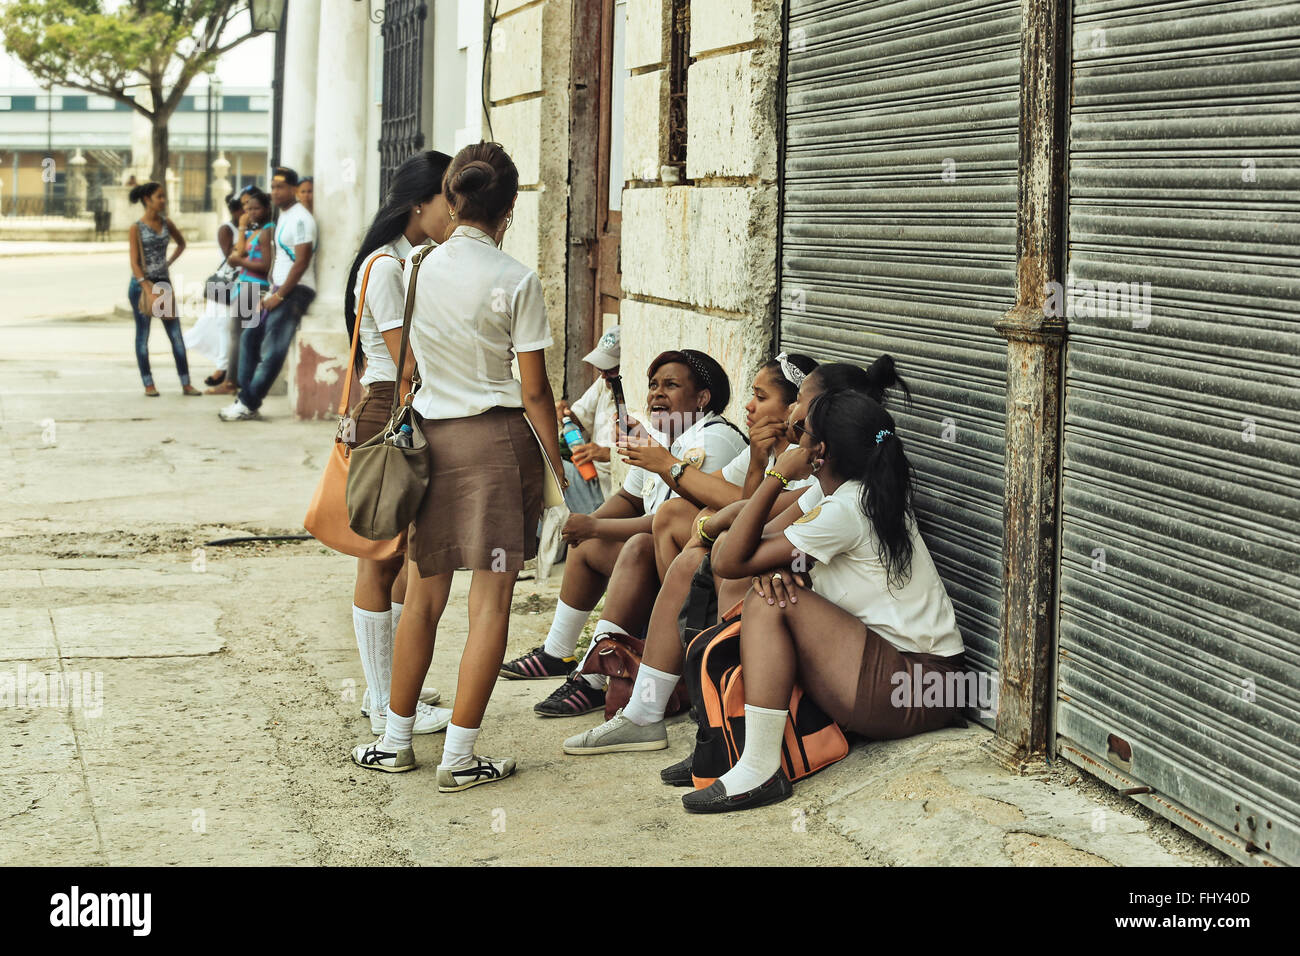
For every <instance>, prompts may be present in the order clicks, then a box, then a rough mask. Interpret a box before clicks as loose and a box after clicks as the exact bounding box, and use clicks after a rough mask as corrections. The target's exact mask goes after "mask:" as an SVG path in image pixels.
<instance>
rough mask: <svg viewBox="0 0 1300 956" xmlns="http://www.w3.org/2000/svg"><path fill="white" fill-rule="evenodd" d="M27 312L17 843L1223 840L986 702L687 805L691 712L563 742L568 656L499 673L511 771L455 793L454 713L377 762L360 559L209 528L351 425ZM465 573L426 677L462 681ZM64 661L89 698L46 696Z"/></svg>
mask: <svg viewBox="0 0 1300 956" xmlns="http://www.w3.org/2000/svg"><path fill="white" fill-rule="evenodd" d="M6 334H7V336H11V337H13V339H14V340H15V341H16V343H17V346H18V347H15V348H13V349H12V350H6V354H9V355H19V356H27V357H25V358H20V359H0V383H3V384H2V385H0V428H2V429H3V437H4V443H3V446H2V447H3V449H4V450H3V452H0V454H3V456H4V460H3V462H0V493H3V495H4V500H5V502H6V505H7V507H6V511H5V517H4V519H3V523H2V524H0V594H3V599H0V628H2V629H3V632H4V633H6V634H9V635H11V636H12V639H11V640H10V641H7V642H5V644H4V647H3V649H2V650H0V692H3V688H4V686H5V684H4V680H5V675H6V674H8V675H10V680H16V679H17V677H18V675H19V673H20V671H21V673H22V676H23V679H24V696H25V697H26V699H25V700H24V701H23V702H22V704H20V703H19V702H18V700H17V699H15V700H14V701H13V702H12V703H10V702H8V701H6V700H5V699H4V698H3V697H2V696H0V733H2V734H3V739H4V740H5V742H6V746H5V747H4V748H3V757H2V758H0V820H4V821H5V825H4V826H3V827H0V863H19V862H23V863H33V862H36V863H42V864H47V863H48V864H71V865H84V864H94V863H109V864H153V863H180V864H201V863H220V864H251V863H260V864H322V863H323V864H345V865H346V864H365V863H384V862H392V863H417V864H448V863H485V864H490V863H529V864H546V863H568V864H572V863H587V864H593V865H606V864H608V865H616V864H618V865H625V864H627V863H628V862H635V863H637V864H641V865H654V864H674V863H700V864H708V865H718V864H730V863H755V864H795V865H822V866H825V865H856V864H888V865H896V864H945V865H987V864H998V863H1011V864H1018V865H1047V864H1069V865H1074V864H1082V865H1110V864H1113V865H1146V864H1156V865H1224V864H1225V863H1226V862H1227V861H1226V859H1225V858H1224V857H1222V856H1220V855H1219V854H1217V853H1216V852H1214V851H1212V850H1209V849H1208V848H1205V847H1203V846H1202V845H1201V844H1199V843H1198V842H1196V841H1195V840H1194V839H1193V838H1191V837H1190V836H1187V835H1185V834H1183V833H1182V832H1181V831H1178V830H1175V829H1173V828H1172V827H1171V825H1170V824H1168V823H1166V822H1164V821H1161V820H1159V819H1156V818H1154V817H1152V816H1151V815H1150V814H1149V813H1146V812H1145V811H1143V810H1141V808H1136V807H1134V805H1133V804H1131V803H1129V802H1127V801H1125V800H1124V799H1123V798H1120V797H1118V796H1116V795H1114V793H1113V792H1112V791H1109V790H1106V789H1105V788H1103V787H1101V786H1100V785H1098V784H1096V783H1095V782H1093V781H1092V780H1091V778H1088V777H1086V776H1085V775H1082V774H1080V773H1079V772H1078V771H1077V770H1073V769H1071V768H1068V767H1065V768H1061V769H1060V770H1058V771H1057V772H1056V773H1055V774H1054V775H1053V776H1052V777H1050V778H1049V779H1047V780H1045V781H1035V780H1028V779H1022V778H1017V777H1013V776H1011V775H1009V774H1007V773H1005V772H1003V771H1001V770H1000V769H998V768H997V767H996V766H995V765H994V764H993V763H991V762H990V761H989V760H988V759H987V758H985V756H984V755H983V753H982V751H981V750H980V744H981V742H982V741H983V740H985V739H986V738H987V737H988V732H987V731H986V730H984V729H982V728H979V727H974V726H972V727H971V728H968V729H965V730H948V731H943V732H940V733H936V734H930V735H925V736H922V737H917V738H913V739H910V740H904V741H896V742H892V743H884V744H870V745H859V746H858V747H856V748H855V749H854V751H853V752H852V753H851V754H850V756H849V758H848V759H846V760H844V761H842V762H841V763H839V764H837V765H836V766H834V767H832V768H829V769H828V770H826V771H824V772H823V773H820V774H818V775H817V776H815V777H813V778H811V779H810V780H807V781H804V782H802V783H800V784H798V785H796V787H795V793H794V797H793V798H792V799H791V800H789V801H787V802H786V803H783V804H779V805H776V806H773V807H768V808H764V809H762V810H758V811H753V812H749V813H742V814H732V815H724V816H722V817H716V818H714V817H706V818H699V817H694V816H689V815H687V814H686V813H685V812H684V811H683V810H682V808H681V804H680V797H681V793H682V791H680V790H675V789H671V788H668V787H664V786H663V785H662V784H660V783H659V780H658V771H659V769H660V768H662V767H664V766H667V765H668V764H670V763H672V762H674V761H676V760H677V759H679V758H681V757H683V756H685V755H686V753H688V752H689V749H690V747H691V739H692V736H693V727H692V726H691V725H690V723H689V721H687V720H685V719H681V718H679V719H677V720H676V721H675V722H673V723H672V724H671V725H670V728H669V740H670V748H669V749H668V750H666V751H663V752H662V753H652V754H619V755H612V756H604V757H593V758H577V757H567V756H565V755H564V754H562V753H561V750H560V744H561V741H562V740H563V738H564V737H566V736H568V735H569V734H572V733H575V732H577V731H578V730H581V729H585V728H586V727H589V726H592V725H594V724H595V723H597V722H598V720H597V719H596V718H595V715H592V716H588V717H583V718H576V719H572V720H564V719H561V720H541V719H538V718H536V717H535V716H534V715H533V713H532V704H533V703H534V702H535V701H536V700H538V699H539V698H540V697H542V696H544V695H545V694H546V693H549V692H550V690H551V689H552V688H553V686H554V683H553V682H550V681H519V682H501V683H500V684H498V687H497V690H496V693H495V695H494V697H493V701H492V705H491V707H490V709H489V712H488V717H487V721H486V723H485V730H484V733H483V738H482V747H483V749H484V750H485V751H486V752H488V753H501V754H512V755H514V756H516V757H517V758H518V761H519V768H520V769H519V772H518V774H517V775H516V776H515V777H514V778H513V779H511V780H509V781H507V782H504V783H502V784H498V785H493V786H489V787H481V788H477V789H474V790H470V791H467V792H465V793H462V794H450V795H449V794H438V793H437V792H436V788H435V786H434V780H433V777H434V765H435V764H436V762H437V758H438V756H439V754H440V751H441V745H442V737H441V735H434V736H432V737H422V738H417V741H416V757H417V760H419V761H420V762H421V766H420V768H419V769H418V770H416V771H415V772H413V773H409V774H403V775H399V776H397V777H388V776H384V775H380V774H373V773H368V772H366V771H362V770H360V769H358V768H356V767H354V766H353V765H352V764H351V763H350V762H349V761H348V758H347V754H348V750H349V748H350V747H352V746H354V745H355V744H357V743H360V742H363V741H365V740H368V739H369V735H368V730H367V724H366V723H365V722H364V721H363V720H362V719H361V718H360V715H359V714H358V701H359V699H360V696H361V692H362V690H363V688H364V681H363V679H362V674H361V667H360V663H359V661H358V658H357V651H356V645H355V641H354V638H353V635H352V625H351V614H350V605H351V591H352V581H353V573H354V569H353V562H352V561H351V560H350V559H348V558H345V557H341V556H339V555H336V554H333V553H331V552H328V551H326V550H325V549H322V548H321V547H319V546H318V545H316V544H315V543H314V542H291V543H279V544H274V543H263V544H245V545H239V546H210V545H205V542H210V541H213V540H215V539H219V538H224V537H231V536H237V535H246V534H250V533H295V532H299V531H301V519H302V515H303V512H304V510H305V508H306V503H307V500H308V498H309V496H310V494H311V491H312V489H313V487H314V485H315V483H316V480H317V478H318V475H319V472H320V469H321V467H322V465H323V463H324V461H325V456H326V454H327V452H328V450H329V445H330V439H331V435H332V432H333V428H332V426H331V425H330V424H329V423H328V422H316V423H300V422H295V421H293V420H291V419H290V418H289V417H288V408H287V404H286V400H285V399H283V398H273V399H271V400H270V401H269V402H268V405H267V408H266V413H267V420H265V421H260V422H249V423H238V424H224V423H222V422H220V421H218V419H217V417H216V412H217V408H218V407H219V404H220V400H219V399H215V398H210V399H209V398H204V399H191V398H182V397H180V396H179V394H176V389H175V388H174V387H172V385H173V383H167V382H166V381H165V380H163V388H164V396H163V397H162V398H159V399H148V398H144V397H143V396H141V395H140V393H139V383H138V378H137V375H136V371H135V368H134V365H133V363H132V361H131V357H130V355H129V354H123V352H122V349H121V347H120V342H119V341H118V336H117V333H115V332H113V331H112V326H111V325H110V324H108V323H96V322H86V321H80V322H60V321H57V320H56V321H46V322H41V323H39V324H31V325H27V326H22V325H19V326H10V327H8V328H7V329H6ZM155 338H156V340H157V341H156V343H155V345H156V348H157V349H158V350H159V351H158V353H157V354H158V359H157V366H156V367H157V368H158V369H159V370H163V371H165V370H166V369H167V368H168V364H169V360H168V358H167V355H166V353H165V352H164V351H162V350H163V349H164V348H165V345H166V342H165V337H163V336H156V337H155ZM43 354H47V355H61V356H64V358H62V359H61V360H60V362H59V363H58V365H57V366H55V365H53V364H52V363H47V362H44V361H40V360H37V359H36V358H35V356H38V355H43ZM558 574H559V570H558V569H557V574H556V576H555V577H554V578H553V579H552V580H551V581H549V582H545V583H540V584H539V583H537V582H532V581H523V582H520V584H519V586H518V588H517V589H516V594H515V603H514V614H513V616H512V619H511V634H510V652H511V654H514V653H518V652H522V651H524V650H526V649H528V648H531V647H534V646H536V645H537V644H539V643H540V642H541V641H542V639H543V637H544V635H545V633H546V630H547V627H548V626H549V623H550V617H551V610H552V608H553V607H554V604H555V600H556V598H557V595H558V589H559V577H558ZM467 586H468V576H467V575H461V576H458V579H457V581H456V583H455V586H454V589H453V594H452V598H451V604H450V606H449V608H448V611H447V613H446V615H445V618H444V621H443V625H442V627H441V629H440V632H439V635H438V648H437V652H436V653H435V656H434V663H433V668H432V671H431V675H430V680H431V682H432V683H434V684H436V685H437V686H438V687H439V688H441V689H442V691H443V694H444V697H446V698H447V699H450V698H451V697H452V695H453V693H454V689H455V675H456V668H457V661H458V657H459V652H460V649H461V647H462V646H463V643H464V640H465V631H466V614H467V609H466V592H467ZM54 675H57V677H55V676H54ZM83 675H84V676H83ZM65 685H66V686H68V687H71V688H73V689H78V690H80V691H81V692H82V693H83V694H84V697H82V699H79V700H78V701H77V702H76V704H77V705H76V706H73V705H72V704H70V703H68V702H66V701H64V702H60V703H58V704H57V705H53V704H52V703H51V701H50V699H49V697H50V694H51V692H53V691H54V690H56V689H61V688H62V687H63V686H65ZM31 689H35V690H37V691H40V692H42V693H43V694H44V699H42V700H40V701H33V700H32V699H31V694H30V693H29V690H31Z"/></svg>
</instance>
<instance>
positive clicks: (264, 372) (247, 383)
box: [237, 286, 316, 411]
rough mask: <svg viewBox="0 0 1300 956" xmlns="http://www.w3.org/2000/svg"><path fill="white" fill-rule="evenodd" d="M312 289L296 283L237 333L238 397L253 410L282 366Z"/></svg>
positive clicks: (263, 397) (309, 300) (258, 406)
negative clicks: (289, 290) (271, 306)
mask: <svg viewBox="0 0 1300 956" xmlns="http://www.w3.org/2000/svg"><path fill="white" fill-rule="evenodd" d="M315 297H316V293H315V292H314V291H313V290H311V289H308V288H305V287H303V286H298V287H297V288H295V289H294V290H293V291H292V292H290V293H289V298H288V299H286V300H285V301H284V302H281V303H280V304H279V305H278V306H276V307H275V308H274V309H272V310H271V311H270V312H266V313H264V314H263V315H261V316H260V321H259V318H258V317H256V316H255V317H254V319H253V324H252V325H250V326H249V327H248V328H246V329H244V331H243V333H242V334H241V335H240V336H239V375H238V376H237V377H238V380H239V401H240V402H242V403H243V405H244V407H246V408H250V409H253V410H254V411H256V410H257V409H258V408H260V407H261V405H262V402H263V401H264V400H265V399H266V393H267V392H269V391H270V390H271V386H272V385H273V384H274V383H275V377H276V376H277V375H279V374H280V369H281V368H283V367H284V360H285V358H287V357H288V355H289V346H290V345H291V344H292V343H293V335H294V333H295V332H297V331H298V323H300V322H301V321H302V316H303V313H304V312H306V311H307V306H308V305H310V304H311V300H312V299H314V298H315Z"/></svg>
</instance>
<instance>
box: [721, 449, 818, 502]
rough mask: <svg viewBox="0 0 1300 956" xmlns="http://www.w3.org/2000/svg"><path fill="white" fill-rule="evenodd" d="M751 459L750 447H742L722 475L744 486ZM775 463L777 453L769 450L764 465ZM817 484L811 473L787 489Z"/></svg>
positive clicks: (791, 483) (766, 466) (793, 489)
mask: <svg viewBox="0 0 1300 956" xmlns="http://www.w3.org/2000/svg"><path fill="white" fill-rule="evenodd" d="M749 460H750V459H749V449H748V448H745V449H742V450H741V452H740V454H738V455H736V457H735V458H733V459H731V461H729V462H727V464H726V465H725V466H724V467H723V469H722V477H723V478H725V479H727V481H729V482H731V483H732V484H733V485H736V486H738V487H740V488H744V487H745V476H746V475H748V474H749ZM775 464H776V455H775V454H774V453H771V452H769V453H768V456H767V464H766V465H764V466H763V467H764V469H765V470H766V469H767V468H771V467H773V466H774V465H775ZM816 484H817V479H816V478H814V477H813V476H811V475H809V476H808V477H807V478H800V479H799V480H798V481H792V482H790V484H789V485H788V486H787V487H786V489H785V490H786V491H797V490H798V489H800V488H809V487H811V486H813V485H816ZM820 488H821V486H820V485H819V486H818V490H819V491H820ZM799 500H800V501H802V500H803V499H802V498H800V499H799Z"/></svg>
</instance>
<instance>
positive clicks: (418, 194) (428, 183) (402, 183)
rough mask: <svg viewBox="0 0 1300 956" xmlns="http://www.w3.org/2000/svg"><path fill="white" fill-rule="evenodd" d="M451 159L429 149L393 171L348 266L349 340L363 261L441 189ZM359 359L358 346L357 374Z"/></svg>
mask: <svg viewBox="0 0 1300 956" xmlns="http://www.w3.org/2000/svg"><path fill="white" fill-rule="evenodd" d="M450 163H451V157H450V156H448V155H447V154H446V153H440V152H438V151H437V150H433V149H430V150H425V151H424V152H422V153H416V154H415V155H414V156H412V157H411V158H410V159H408V160H406V162H404V163H402V165H401V166H399V167H397V171H396V172H394V173H393V181H392V184H391V185H390V186H389V187H388V195H387V196H386V197H384V204H383V206H382V207H380V209H379V212H377V213H375V218H374V220H373V221H372V222H371V223H370V228H369V229H368V230H367V231H366V235H365V238H364V239H362V240H361V249H360V251H359V252H357V257H356V258H355V259H353V260H352V268H351V269H349V270H348V283H347V286H346V288H344V290H343V319H344V324H345V325H346V326H347V330H348V339H349V340H351V338H352V332H353V329H354V328H356V322H357V293H356V287H357V275H358V274H359V273H360V272H361V265H362V263H364V262H365V261H366V259H367V258H368V257H369V256H370V254H371V253H372V252H374V251H375V250H376V249H378V248H379V247H380V246H386V245H388V243H390V242H393V241H394V240H395V239H397V237H398V236H400V235H401V234H402V233H404V232H405V231H406V224H407V223H408V222H409V221H410V218H411V210H412V209H413V208H414V207H415V206H418V205H421V204H423V203H427V202H430V201H432V199H433V197H434V196H436V195H438V193H439V192H441V191H442V178H443V176H444V175H445V174H446V172H447V166H448V165H449V164H450ZM362 360H363V356H362V355H361V351H360V350H359V349H358V350H357V358H356V363H355V366H356V370H357V374H360V373H361V364H362Z"/></svg>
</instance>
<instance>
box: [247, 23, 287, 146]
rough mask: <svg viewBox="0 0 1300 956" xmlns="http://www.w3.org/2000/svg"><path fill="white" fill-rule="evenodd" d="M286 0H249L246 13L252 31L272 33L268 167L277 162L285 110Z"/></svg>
mask: <svg viewBox="0 0 1300 956" xmlns="http://www.w3.org/2000/svg"><path fill="white" fill-rule="evenodd" d="M287 6H288V0H248V16H249V19H250V20H252V22H253V32H254V33H265V32H267V31H270V32H271V33H274V34H275V35H276V36H275V71H274V73H273V74H272V76H271V156H270V160H271V163H270V165H271V168H272V169H274V168H275V167H276V166H278V165H279V163H280V127H281V125H282V120H283V113H284V30H283V29H281V27H282V26H283V25H284V16H285V7H287Z"/></svg>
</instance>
